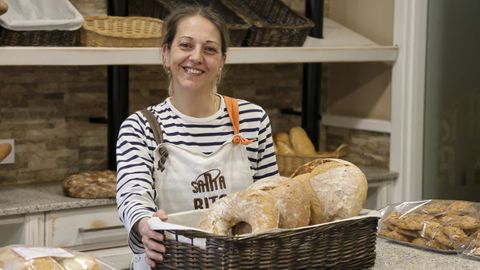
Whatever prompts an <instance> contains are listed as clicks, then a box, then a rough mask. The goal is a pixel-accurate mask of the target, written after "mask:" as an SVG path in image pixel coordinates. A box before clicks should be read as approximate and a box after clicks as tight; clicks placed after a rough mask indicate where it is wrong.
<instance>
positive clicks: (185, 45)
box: [179, 43, 191, 49]
mask: <svg viewBox="0 0 480 270" xmlns="http://www.w3.org/2000/svg"><path fill="white" fill-rule="evenodd" d="M179 46H180V48H182V49H188V48H190V47H191V46H190V44H188V43H180V44H179Z"/></svg>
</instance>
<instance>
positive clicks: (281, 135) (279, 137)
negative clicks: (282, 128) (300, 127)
mask: <svg viewBox="0 0 480 270" xmlns="http://www.w3.org/2000/svg"><path fill="white" fill-rule="evenodd" d="M273 140H274V141H276V142H284V143H286V144H288V145H290V137H289V135H288V133H287V132H277V133H275V134H273Z"/></svg>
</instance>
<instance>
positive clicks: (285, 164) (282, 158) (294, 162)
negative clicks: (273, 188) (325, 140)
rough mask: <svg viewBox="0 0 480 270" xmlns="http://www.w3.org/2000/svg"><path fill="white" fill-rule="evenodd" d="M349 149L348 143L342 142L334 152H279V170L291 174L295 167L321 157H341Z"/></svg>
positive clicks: (286, 174)
mask: <svg viewBox="0 0 480 270" xmlns="http://www.w3.org/2000/svg"><path fill="white" fill-rule="evenodd" d="M347 150H348V145H346V144H341V145H340V146H338V147H337V149H335V151H333V152H318V153H317V154H316V155H312V156H310V155H309V156H302V155H285V154H278V153H277V154H276V156H277V165H278V172H279V173H280V175H283V176H291V175H292V173H293V172H294V171H295V169H297V168H298V167H300V166H302V165H303V164H305V163H308V162H310V161H312V160H315V159H319V158H340V157H343V156H345V155H346V154H347Z"/></svg>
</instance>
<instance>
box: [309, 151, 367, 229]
mask: <svg viewBox="0 0 480 270" xmlns="http://www.w3.org/2000/svg"><path fill="white" fill-rule="evenodd" d="M309 181H310V184H311V186H312V188H313V190H314V191H315V193H316V194H317V197H318V198H319V200H320V201H321V202H323V204H324V206H325V211H324V220H326V221H332V220H338V219H344V218H349V217H353V216H357V215H358V214H359V213H360V211H361V210H362V208H363V206H364V204H365V201H366V198H367V190H368V183H367V178H366V176H365V174H364V173H363V172H362V171H361V170H360V169H359V168H358V167H357V166H355V165H354V164H352V163H350V162H348V161H345V160H341V159H323V162H322V163H321V164H320V165H318V166H317V167H315V168H314V169H313V171H312V172H311V173H310V180H309Z"/></svg>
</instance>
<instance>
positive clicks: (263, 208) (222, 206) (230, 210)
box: [198, 189, 279, 235]
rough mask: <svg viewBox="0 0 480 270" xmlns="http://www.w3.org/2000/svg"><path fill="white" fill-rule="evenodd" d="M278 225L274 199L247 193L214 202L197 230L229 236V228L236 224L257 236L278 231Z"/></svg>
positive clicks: (264, 193)
mask: <svg viewBox="0 0 480 270" xmlns="http://www.w3.org/2000/svg"><path fill="white" fill-rule="evenodd" d="M278 222H279V211H278V209H277V207H276V200H275V198H273V196H272V195H270V194H268V193H267V192H265V191H262V190H255V189H249V190H242V191H239V192H235V193H231V194H229V195H227V196H225V197H223V198H221V199H219V200H217V201H215V203H214V204H213V205H212V206H211V207H210V208H209V209H208V211H207V212H206V213H205V215H204V216H203V217H202V218H201V219H200V222H199V224H198V227H199V228H200V229H203V230H205V231H208V232H211V233H214V234H217V235H233V227H235V226H236V225H237V224H239V223H241V224H242V223H246V224H248V226H249V227H250V228H251V232H252V233H261V232H264V231H266V230H270V229H275V228H278ZM244 225H245V224H244ZM242 227H245V226H242ZM242 230H243V229H242Z"/></svg>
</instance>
